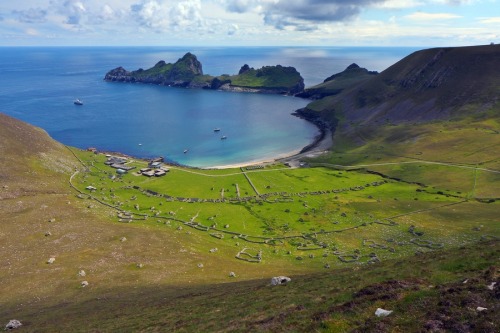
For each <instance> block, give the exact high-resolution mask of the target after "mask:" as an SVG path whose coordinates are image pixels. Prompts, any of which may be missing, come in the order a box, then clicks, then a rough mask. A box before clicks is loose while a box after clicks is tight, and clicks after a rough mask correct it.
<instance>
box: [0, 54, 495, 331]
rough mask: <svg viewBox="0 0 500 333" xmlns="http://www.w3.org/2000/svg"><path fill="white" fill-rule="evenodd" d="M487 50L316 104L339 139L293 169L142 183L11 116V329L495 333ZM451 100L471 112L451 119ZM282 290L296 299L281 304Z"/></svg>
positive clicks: (420, 60)
mask: <svg viewBox="0 0 500 333" xmlns="http://www.w3.org/2000/svg"><path fill="white" fill-rule="evenodd" d="M488 47H489V46H488ZM488 47H478V48H458V49H432V50H424V51H421V52H417V53H415V54H414V55H411V56H409V57H408V58H406V59H404V60H402V61H401V62H398V63H397V64H395V65H394V66H396V67H394V66H393V67H394V68H393V67H391V68H389V69H388V71H389V72H388V73H392V75H393V76H394V78H393V79H392V80H391V79H390V77H389V74H387V73H386V71H384V72H383V73H381V74H379V75H377V76H373V77H372V78H369V79H367V80H364V81H363V82H361V83H359V84H356V85H354V86H351V87H349V88H345V89H344V90H343V91H342V92H340V93H339V94H337V95H335V96H328V97H325V98H323V99H320V100H317V101H314V102H313V103H311V104H310V105H309V106H308V108H307V109H306V110H302V111H301V112H302V113H303V114H304V115H305V116H307V117H311V118H312V117H321V118H322V119H323V120H324V121H328V122H329V124H330V126H331V128H332V129H333V130H334V134H333V135H334V136H333V142H334V145H333V147H332V148H331V149H330V150H329V151H328V152H327V153H325V154H322V155H320V156H318V157H315V158H312V157H305V158H302V159H301V162H302V163H303V164H302V166H301V167H296V168H295V167H289V166H287V165H285V164H282V163H280V162H276V163H270V164H266V165H259V166H248V167H242V168H233V169H222V170H200V169H190V168H184V167H179V166H174V165H163V170H165V175H164V176H162V177H154V176H153V177H146V176H144V175H142V174H141V169H146V168H148V161H144V160H139V159H135V158H130V157H129V158H127V161H126V162H125V163H126V164H125V166H126V167H130V168H132V169H131V170H130V171H129V172H127V173H125V174H123V175H119V174H118V173H117V171H116V169H115V168H113V167H112V166H109V165H106V164H105V162H106V160H107V156H106V155H104V154H95V153H93V152H91V151H81V150H78V149H75V148H72V147H65V146H63V145H61V144H59V143H57V142H55V141H53V140H52V139H51V138H50V137H49V136H48V135H47V134H46V133H45V132H44V131H42V130H40V129H37V128H34V127H32V126H30V125H28V124H25V123H23V122H21V121H19V120H16V119H13V118H11V117H8V116H5V115H3V114H0V181H1V183H0V212H1V215H0V248H1V250H2V257H3V258H4V260H3V261H2V262H1V263H0V268H1V269H0V281H1V283H0V293H1V295H2V297H1V298H0V323H3V324H4V325H5V324H7V322H8V321H9V320H11V319H17V320H19V321H21V322H22V324H23V326H22V328H20V329H19V331H20V332H62V331H64V332H117V331H119V332H165V331H169V332H170V331H175V332H488V333H489V332H491V333H493V332H496V331H498V327H500V321H499V317H498V315H497V313H498V311H499V310H500V298H499V291H500V289H499V285H500V267H499V265H498V258H499V255H500V223H499V222H500V220H499V218H498V211H499V205H500V192H499V189H500V187H499V183H500V153H499V147H500V133H499V128H500V117H499V115H500V108H499V105H498V103H497V102H496V99H495V98H496V96H498V95H495V94H497V92H498V85H497V83H496V82H497V81H496V80H497V79H498V76H497V75H496V73H498V69H497V68H500V67H495V66H494V64H495V63H496V61H497V60H496V59H498V57H495V52H493V54H492V53H491V52H490V51H491V50H492V49H487V48H488ZM493 50H497V49H496V48H494V47H493ZM433 59H434V60H433ZM460 59H462V60H460ZM471 59H480V60H481V61H480V62H479V63H481V64H483V65H482V66H479V65H478V66H476V67H474V66H473V64H474V62H473V61H472V60H471ZM433 61H434V62H433ZM462 62H464V63H466V64H468V66H464V65H462ZM440 64H441V65H440ZM450 64H453V66H452V67H453V68H455V70H454V71H453V74H446V75H444V76H443V75H441V74H439V73H443V72H446V73H449V72H448V71H443V70H442V68H448V66H449V65H450ZM165 66H167V65H161V66H159V67H160V68H163V67H165ZM450 66H451V65H450ZM422 68H424V70H422ZM480 68H482V69H481V70H480ZM458 69H460V70H458ZM159 70H160V69H159ZM248 70H250V69H249V68H248ZM415 73H420V74H418V75H417V74H415ZM473 73H475V74H476V75H478V76H479V77H475V76H474V75H473ZM242 74H243V75H244V74H245V73H240V75H242ZM438 74H439V75H438ZM248 75H250V74H248ZM252 75H253V74H252ZM252 75H250V78H251V77H252ZM200 77H201V76H200ZM411 78H414V79H411ZM459 78H468V79H469V80H468V81H463V80H458V79H459ZM380 80H381V81H380ZM457 80H458V81H457ZM331 81H334V80H331ZM428 82H434V83H435V84H433V85H429V84H428ZM484 82H486V84H487V85H486V86H483V84H484ZM424 83H425V84H424ZM471 84H474V85H475V87H478V90H467V89H469V87H470V85H471ZM451 87H453V89H455V95H456V96H468V97H467V98H465V97H464V98H457V99H455V100H454V102H453V103H451V102H450V104H449V107H445V108H444V109H443V108H441V106H440V105H441V104H440V102H439V101H442V99H441V94H444V93H445V92H447V91H451V89H452V88H451ZM483 88H484V89H483ZM370 89H372V90H370ZM388 91H392V92H391V93H388ZM463 91H466V92H467V94H465V93H463ZM423 95H426V96H428V97H429V98H431V99H430V100H429V101H424V100H423V97H422V96H423ZM359 96H364V97H365V99H364V101H365V104H364V106H362V107H361V108H359V107H355V106H354V105H358V104H356V103H358V102H359V99H358V97H359ZM432 96H434V97H432ZM377 98H379V100H380V104H378V103H377ZM409 101H412V102H411V103H410V102H409ZM443 101H444V100H443ZM438 102H439V103H438ZM395 105H398V107H397V108H395ZM404 105H407V106H408V108H404ZM297 164H298V163H297ZM138 171H139V172H138ZM51 258H53V259H54V260H53V262H52V263H49V261H52V259H51ZM82 272H83V273H82ZM282 275H284V276H288V277H291V279H292V280H291V282H289V283H288V284H286V285H282V286H274V287H272V286H270V281H271V278H272V277H274V276H282ZM84 282H86V283H88V284H85V283H84ZM495 283H496V284H495ZM377 308H383V309H386V310H391V311H393V312H392V313H391V314H390V315H389V316H387V317H380V318H379V317H376V316H375V311H376V309H377ZM483 308H485V309H486V310H485V309H483Z"/></svg>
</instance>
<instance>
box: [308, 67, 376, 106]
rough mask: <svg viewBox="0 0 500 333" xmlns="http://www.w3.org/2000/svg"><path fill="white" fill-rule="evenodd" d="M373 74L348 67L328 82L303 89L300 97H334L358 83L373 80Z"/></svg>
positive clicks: (362, 69)
mask: <svg viewBox="0 0 500 333" xmlns="http://www.w3.org/2000/svg"><path fill="white" fill-rule="evenodd" d="M373 76H374V74H373V73H370V72H368V70H366V69H365V68H360V67H357V66H353V65H351V66H349V67H348V68H346V69H345V70H344V71H343V72H340V73H338V74H335V75H333V76H332V77H331V78H329V80H328V81H325V82H323V83H320V84H317V85H315V86H313V87H310V88H307V89H305V91H304V93H303V94H301V97H313V98H323V97H325V96H330V95H336V94H339V93H340V92H342V91H343V90H344V89H347V88H349V87H352V86H354V85H356V84H359V83H360V82H363V81H365V80H368V79H370V78H373Z"/></svg>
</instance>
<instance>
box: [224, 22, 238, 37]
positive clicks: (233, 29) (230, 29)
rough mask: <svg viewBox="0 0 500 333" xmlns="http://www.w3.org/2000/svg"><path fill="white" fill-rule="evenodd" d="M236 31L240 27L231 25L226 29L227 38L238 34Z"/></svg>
mask: <svg viewBox="0 0 500 333" xmlns="http://www.w3.org/2000/svg"><path fill="white" fill-rule="evenodd" d="M238 30H240V27H239V26H238V25H237V24H231V25H230V26H229V27H228V28H227V34H228V35H229V36H232V35H234V34H236V33H237V32H238Z"/></svg>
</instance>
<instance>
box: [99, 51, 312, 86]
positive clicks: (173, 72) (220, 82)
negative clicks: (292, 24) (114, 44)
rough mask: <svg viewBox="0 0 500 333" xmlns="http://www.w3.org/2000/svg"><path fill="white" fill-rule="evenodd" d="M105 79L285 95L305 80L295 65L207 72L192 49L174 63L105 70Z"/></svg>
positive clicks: (246, 67)
mask: <svg viewBox="0 0 500 333" xmlns="http://www.w3.org/2000/svg"><path fill="white" fill-rule="evenodd" d="M104 80H106V81H117V82H130V83H135V82H140V83H152V84H158V85H168V86H176V87H189V88H203V89H214V90H215V89H217V90H228V91H237V92H260V93H270V94H286V95H294V94H297V93H300V92H302V91H303V90H304V79H303V78H302V76H301V75H300V73H299V72H297V70H296V69H295V68H293V67H284V66H281V65H277V66H264V67H262V68H260V69H254V68H250V67H249V66H248V65H244V66H243V67H242V68H241V69H240V71H239V73H238V74H236V75H221V76H217V77H216V76H211V75H204V74H203V69H202V64H201V63H200V62H199V61H198V59H197V58H196V56H195V55H194V54H191V53H189V52H188V53H186V54H185V55H184V56H183V57H182V58H180V59H179V60H177V62H175V63H174V64H171V63H166V62H165V61H159V62H158V63H157V64H156V65H155V66H154V67H152V68H149V69H146V70H144V69H142V68H140V69H138V70H136V71H127V70H126V69H124V68H123V67H118V68H115V69H113V70H111V71H109V72H108V73H106V75H105V77H104Z"/></svg>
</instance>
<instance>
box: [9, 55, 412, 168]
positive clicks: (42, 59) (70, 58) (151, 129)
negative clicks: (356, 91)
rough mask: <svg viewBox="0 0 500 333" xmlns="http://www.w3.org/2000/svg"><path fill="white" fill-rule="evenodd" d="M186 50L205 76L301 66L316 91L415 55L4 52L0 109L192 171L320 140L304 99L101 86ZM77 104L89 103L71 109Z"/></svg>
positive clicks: (56, 133)
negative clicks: (341, 76)
mask: <svg viewBox="0 0 500 333" xmlns="http://www.w3.org/2000/svg"><path fill="white" fill-rule="evenodd" d="M187 51H191V52H192V53H194V54H196V55H197V56H198V58H199V60H200V61H201V62H202V64H203V66H204V72H205V73H208V74H213V75H218V74H224V73H227V74H233V73H237V72H238V70H239V68H240V67H241V66H242V65H243V64H245V63H248V64H249V65H250V66H252V67H256V68H257V67H261V66H263V65H276V64H282V65H285V66H294V67H296V68H297V69H298V70H299V71H300V72H301V73H302V75H303V77H304V78H305V81H306V85H312V84H315V83H319V82H321V81H322V80H323V79H324V78H325V77H327V76H329V75H331V74H333V73H335V72H338V71H341V70H343V69H344V68H345V67H346V66H347V65H349V64H350V63H352V62H355V61H356V62H358V63H359V64H360V65H363V63H360V62H362V61H365V62H369V64H365V65H364V66H365V67H368V69H370V70H382V69H384V68H385V67H387V66H388V65H389V64H391V63H393V62H394V61H395V60H397V59H399V58H401V57H402V56H403V55H406V54H408V53H410V51H411V50H410V49H356V48H354V49H352V48H351V49H334V48H332V49H302V48H199V49H197V48H192V49H189V50H186V49H184V48H183V49H181V48H1V49H0V71H1V72H2V73H3V74H2V75H3V77H2V80H1V82H0V112H4V113H7V114H9V115H12V116H14V117H16V118H19V119H22V120H24V121H27V122H29V123H31V124H34V125H36V126H40V127H42V128H43V129H45V130H46V131H47V132H48V133H49V134H50V135H51V136H52V137H53V138H55V139H56V140H58V141H60V142H62V143H64V144H67V145H71V146H76V147H79V148H87V147H90V146H93V147H97V148H98V149H101V150H106V151H119V152H123V153H125V154H129V155H133V156H137V157H152V156H165V157H166V158H167V159H168V160H170V161H174V162H177V163H181V164H185V165H190V166H196V167H210V166H220V165H228V164H237V163H244V162H248V161H255V160H262V159H272V158H273V157H276V156H277V155H281V154H283V153H288V152H291V151H296V150H299V149H301V148H302V147H304V146H306V145H307V144H309V143H310V142H311V141H312V140H313V139H314V136H315V135H317V133H318V130H317V129H316V128H315V127H314V126H313V125H311V124H310V123H307V122H305V121H303V120H301V119H298V118H296V117H293V116H291V115H290V113H292V112H293V111H295V110H296V109H299V108H301V107H303V106H305V105H306V104H307V103H308V101H307V100H303V99H299V98H295V97H284V96H277V95H261V94H249V93H230V92H218V91H206V90H195V89H182V88H172V87H160V86H153V85H144V84H123V83H108V82H104V81H103V77H104V74H105V73H106V72H107V71H108V70H110V69H113V68H115V67H117V66H124V67H125V68H127V69H130V70H133V69H137V68H139V67H142V68H149V67H151V66H153V65H154V64H155V63H156V62H157V61H159V60H165V61H167V62H174V61H175V60H177V59H178V58H179V57H181V56H182V55H183V54H184V53H185V52H187ZM356 59H358V60H356ZM325 68H331V69H329V70H326V69H325ZM75 98H80V99H82V100H83V102H84V105H83V106H76V105H74V104H73V100H74V99H75ZM214 128H220V129H221V131H220V132H218V133H215V132H214V131H213V129H214ZM222 135H225V136H227V139H226V140H221V139H220V137H221V136H222ZM186 149H187V150H188V152H187V153H184V150H186Z"/></svg>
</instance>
